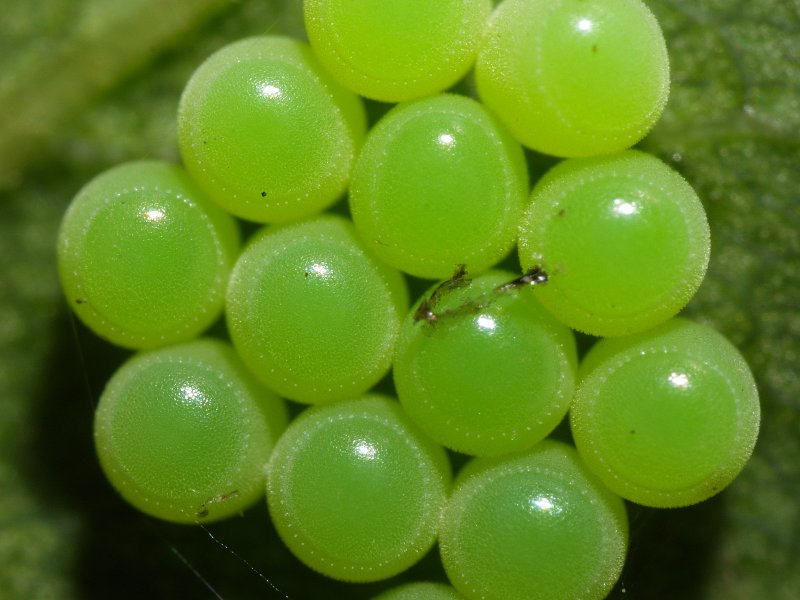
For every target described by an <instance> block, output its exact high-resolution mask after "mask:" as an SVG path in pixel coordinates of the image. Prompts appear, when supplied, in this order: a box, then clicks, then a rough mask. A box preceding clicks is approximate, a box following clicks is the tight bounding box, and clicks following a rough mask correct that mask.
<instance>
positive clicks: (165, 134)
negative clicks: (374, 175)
mask: <svg viewBox="0 0 800 600" xmlns="http://www.w3.org/2000/svg"><path fill="white" fill-rule="evenodd" d="M648 4H649V5H650V6H651V8H652V9H653V10H654V11H655V12H656V14H657V16H658V17H659V19H660V20H661V22H662V26H663V28H664V30H665V33H666V35H667V39H668V45H669V49H670V56H671V60H672V72H673V82H674V84H673V90H672V96H671V100H670V103H669V105H668V107H667V111H666V113H665V115H664V117H663V119H662V121H661V122H660V123H659V125H658V126H657V127H656V129H655V130H654V131H653V132H652V134H651V135H650V136H649V137H648V138H647V139H646V140H645V141H644V143H643V144H642V146H643V147H644V148H645V149H647V150H649V151H651V152H654V153H656V154H658V155H659V156H661V157H662V158H663V159H665V160H667V161H668V162H670V163H671V164H672V165H673V166H674V167H675V168H676V169H678V170H679V171H680V172H682V173H683V174H684V175H685V176H686V177H687V178H688V179H689V180H690V182H691V183H692V184H693V185H694V186H695V187H696V188H697V190H698V192H699V193H700V195H701V197H702V198H703V200H704V202H705V205H706V209H707V211H708V214H709V219H710V222H711V230H712V243H713V248H712V260H711V266H710V270H709V274H708V277H707V279H706V282H705V283H704V284H703V286H702V288H701V289H700V292H699V293H698V295H697V297H696V298H695V300H693V301H692V303H691V304H690V306H689V308H688V309H687V314H689V315H690V316H692V317H693V318H696V319H698V320H701V321H704V322H707V323H710V324H713V325H714V326H715V327H717V328H718V329H720V330H721V331H722V332H724V333H725V334H726V335H727V336H729V337H730V338H731V339H732V340H733V341H734V343H735V344H736V345H737V346H738V347H739V348H740V349H741V350H742V352H743V353H744V354H745V356H746V357H747V359H748V361H749V362H750V364H751V366H752V368H753V370H754V372H755V374H756V378H757V381H758V385H759V389H760V392H761V396H762V402H763V423H762V433H761V437H760V440H759V443H758V446H757V448H756V452H755V455H754V457H753V459H752V461H751V462H750V464H749V465H748V466H747V468H746V469H745V471H744V472H743V473H742V475H741V477H740V478H739V479H738V480H737V481H736V483H735V484H734V485H733V486H731V488H729V489H728V490H727V491H725V492H724V493H722V494H721V495H720V496H718V497H716V498H714V499H712V500H710V501H708V502H705V503H702V504H700V505H698V506H695V507H692V508H687V509H680V510H671V511H656V510H649V509H641V508H636V507H632V508H631V520H632V541H631V544H632V545H631V552H630V557H629V560H628V564H627V566H626V568H625V571H624V573H623V576H622V579H621V581H620V583H619V585H618V586H617V587H616V588H615V590H614V592H613V593H612V597H614V598H637V599H641V598H652V599H673V598H682V599H689V600H691V599H697V600H717V599H719V600H722V599H725V600H739V599H741V600H745V599H747V600H751V599H753V598H771V599H772V600H783V599H786V600H789V599H793V598H796V597H797V590H800V569H798V568H797V560H798V557H799V556H800V502H799V501H798V499H800V2H798V0H649V2H648ZM300 5H301V3H300V1H299V0H273V1H269V0H241V1H240V2H236V3H231V2H228V1H227V0H198V1H194V2H166V3H165V2H156V1H154V0H130V1H129V2H125V3H109V2H105V1H104V0H81V1H72V0H37V1H29V0H7V1H6V2H4V4H3V9H2V12H3V16H2V19H0V72H2V73H3V77H2V78H0V590H2V595H3V597H4V598H9V599H11V600H16V599H18V598H19V599H23V598H25V599H27V598H63V599H69V598H108V597H114V598H142V597H147V598H159V597H164V598H166V597H188V598H194V597H197V598H213V597H215V596H214V594H217V595H218V596H220V597H224V598H229V597H255V596H258V597H266V598H269V597H275V598H280V597H283V596H286V595H288V596H290V597H292V598H303V597H337V596H341V597H350V598H359V597H363V598H367V597H369V596H371V595H373V594H375V593H377V592H378V591H380V590H382V589H385V588H386V587H387V586H389V585H392V584H395V583H397V582H398V581H400V580H403V579H406V580H407V579H421V578H427V579H441V578H442V577H443V575H442V573H441V567H440V566H439V565H438V557H437V556H436V555H435V554H432V555H430V556H429V557H427V558H426V559H424V560H423V561H422V563H421V564H420V565H418V566H416V567H414V568H413V569H412V570H411V572H410V573H408V574H406V575H404V576H402V577H401V578H396V579H395V580H393V581H391V582H388V583H382V584H374V585H369V586H359V587H357V588H351V587H350V586H346V585H345V584H337V583H335V582H330V581H328V580H325V579H323V578H321V577H319V576H315V575H314V574H311V573H309V572H308V571H307V570H306V569H304V568H303V567H302V566H301V565H299V563H297V561H296V560H295V559H293V558H292V557H291V556H289V555H288V554H287V552H286V551H285V550H284V549H283V547H282V545H281V544H280V542H279V541H278V540H277V539H276V535H275V532H274V530H273V529H272V527H271V526H270V525H269V523H268V520H267V516H266V510H265V509H264V507H263V506H260V505H259V506H257V507H255V508H254V509H253V510H250V511H248V512H247V513H246V514H245V515H243V516H242V517H241V518H237V519H233V520H232V521H230V522H227V523H221V524H218V525H214V526H213V527H210V528H208V529H200V528H187V527H179V526H170V525H166V524H162V523H159V522H155V521H153V520H150V519H148V518H146V517H143V516H139V515H137V514H136V513H135V512H134V511H133V510H132V509H129V508H128V507H127V506H125V505H124V504H123V503H122V501H121V500H120V499H119V498H118V497H117V496H116V494H115V493H114V492H113V491H112V490H111V489H110V488H109V486H108V484H107V483H106V482H105V481H104V479H103V477H102V475H101V473H100V471H99V468H98V466H97V461H96V459H95V457H94V451H93V448H92V439H91V419H92V413H93V410H94V404H95V403H96V401H97V397H98V395H99V392H100V390H101V389H102V386H103V383H104V381H105V380H106V379H107V377H108V376H109V374H110V372H111V371H112V370H113V368H115V367H116V365H118V364H119V362H120V361H121V360H122V359H123V358H124V356H125V355H124V353H123V352H121V351H115V350H111V349H110V348H109V346H108V345H106V344H104V343H103V342H101V341H99V340H96V339H95V338H94V337H93V336H92V335H91V334H89V333H88V332H87V331H86V330H85V329H84V328H83V327H82V326H80V325H79V324H76V323H75V322H74V320H73V319H71V318H70V316H69V313H68V311H67V307H66V306H65V303H64V301H63V299H62V297H61V293H60V291H59V289H58V284H57V281H56V272H55V262H54V240H55V236H56V231H57V228H58V223H59V220H60V217H61V214H62V213H63V211H64V209H65V208H66V205H67V203H68V202H69V200H70V198H71V197H72V196H73V195H74V194H75V192H76V191H77V190H78V188H79V187H80V185H81V184H82V183H84V182H85V181H87V180H88V179H89V178H90V177H92V176H93V175H94V174H96V173H98V172H99V171H101V170H103V169H105V168H107V167H109V166H111V165H112V164H115V163H118V162H121V161H123V160H128V159H134V158H142V157H160V158H166V159H176V158H177V150H176V143H175V121H174V115H175V109H176V107H177V101H178V96H179V94H180V91H181V89H182V87H183V85H184V83H185V81H186V80H187V79H188V76H189V74H190V73H191V71H192V69H193V68H194V67H195V66H197V65H198V64H199V63H200V62H201V61H202V59H203V58H204V57H206V56H207V55H209V54H210V53H211V52H213V51H214V50H216V49H217V48H219V47H220V46H222V45H223V44H225V43H227V42H229V41H232V40H234V39H237V38H239V37H243V36H245V35H250V34H254V33H262V32H266V31H272V32H276V33H288V34H292V35H298V36H302V15H301V6H300ZM375 112H380V109H379V108H376V109H375ZM267 580H268V581H267ZM273 585H274V586H276V587H277V588H278V589H280V593H279V592H277V591H276V590H275V589H274V588H273Z"/></svg>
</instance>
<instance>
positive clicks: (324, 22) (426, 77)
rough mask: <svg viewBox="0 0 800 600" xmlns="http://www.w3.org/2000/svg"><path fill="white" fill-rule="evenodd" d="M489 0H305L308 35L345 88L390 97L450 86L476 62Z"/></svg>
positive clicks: (403, 97) (400, 97)
mask: <svg viewBox="0 0 800 600" xmlns="http://www.w3.org/2000/svg"><path fill="white" fill-rule="evenodd" d="M491 6H492V5H491V1H490V0H436V1H435V2H431V1H430V0H401V1H392V2H375V1H374V0H305V2H304V3H303V9H304V12H305V24H306V33H307V35H308V39H309V41H310V42H311V46H312V47H313V48H314V52H315V53H316V55H317V56H318V57H319V60H320V62H321V63H322V64H323V66H324V67H325V69H326V70H327V71H328V72H329V73H331V75H333V76H334V77H335V78H336V79H337V80H338V81H339V82H340V83H341V84H342V85H343V86H345V87H346V88H348V89H350V90H353V91H354V92H356V93H358V94H361V95H362V96H366V97H367V98H373V99H375V100H382V101H384V102H400V101H402V100H410V99H412V98H420V97H422V96H428V95H430V94H434V93H436V92H441V91H442V90H444V89H446V88H448V87H450V86H451V85H453V84H454V83H456V81H458V80H459V79H460V78H461V77H463V76H464V75H465V74H466V73H467V71H468V70H469V69H470V67H471V66H472V64H473V62H474V61H475V54H476V52H477V49H478V43H479V42H480V38H481V35H482V34H483V31H484V29H485V27H486V21H487V19H488V17H489V13H490V11H491Z"/></svg>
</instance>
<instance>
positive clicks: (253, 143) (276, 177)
mask: <svg viewBox="0 0 800 600" xmlns="http://www.w3.org/2000/svg"><path fill="white" fill-rule="evenodd" d="M365 127H366V117H365V114H364V107H363V105H362V104H361V100H360V99H359V98H357V97H356V96H355V95H354V94H352V93H350V92H348V91H346V90H345V89H343V88H342V87H341V86H340V85H339V84H337V83H336V82H335V81H333V79H331V77H330V76H329V75H328V74H327V73H325V71H323V70H322V68H321V67H320V66H319V64H318V63H317V60H316V59H315V58H314V56H313V54H312V53H311V49H310V48H309V47H308V46H307V45H306V44H303V43H302V42H300V41H298V40H293V39H290V38H284V37H277V36H263V37H255V38H248V39H244V40H241V41H238V42H235V43H233V44H230V45H228V46H225V47H224V48H223V49H221V50H219V51H217V52H216V53H215V54H214V55H212V56H211V57H210V58H208V59H207V60H206V61H205V62H204V63H203V64H202V65H200V67H199V68H198V69H197V71H195V73H194V74H193V75H192V78H191V80H190V81H189V83H188V84H187V86H186V89H185V90H184V92H183V95H182V96H181V101H180V106H179V108H178V142H179V145H180V150H181V156H182V158H183V161H184V163H185V164H186V168H187V169H188V171H189V173H191V175H192V177H194V179H195V180H196V181H197V182H198V183H199V184H200V186H201V187H202V188H203V189H205V190H206V191H207V192H208V194H209V195H210V196H211V198H212V199H213V200H214V201H215V202H217V203H218V204H219V205H220V206H222V207H223V208H225V210H227V211H228V212H230V213H232V214H234V215H236V216H238V217H242V218H244V219H249V220H251V221H257V222H260V223H277V222H284V221H289V220H294V219H298V218H300V217H304V216H308V215H311V214H313V213H317V212H320V211H321V210H322V209H324V208H326V207H327V206H329V205H330V204H332V203H333V202H334V201H335V200H336V199H337V198H339V197H340V196H341V195H342V194H343V193H344V191H345V189H346V188H347V183H348V181H349V178H350V170H351V169H352V166H353V162H354V160H355V157H356V153H357V152H358V149H359V147H360V145H361V141H362V139H363V137H364V132H365Z"/></svg>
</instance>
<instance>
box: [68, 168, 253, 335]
mask: <svg viewBox="0 0 800 600" xmlns="http://www.w3.org/2000/svg"><path fill="white" fill-rule="evenodd" d="M238 250H239V232H238V228H237V226H236V224H235V222H234V220H233V219H232V218H231V217H230V216H229V215H227V214H225V213H224V212H222V211H221V210H220V209H219V208H218V207H217V206H216V205H215V204H213V203H212V202H210V201H209V200H208V198H207V197H206V195H205V194H204V193H203V192H201V191H200V190H199V189H198V188H197V186H196V185H195V184H194V183H193V182H192V181H191V180H190V179H189V177H188V176H187V175H186V173H185V172H184V171H183V170H182V169H180V168H179V167H177V166H176V165H171V164H168V163H164V162H157V161H143V162H132V163H127V164H124V165H120V166H117V167H114V168H113V169H110V170H108V171H106V172H104V173H101V174H100V175H98V176H97V177H96V178H95V179H93V180H92V181H91V182H89V183H88V184H87V185H86V186H85V187H84V188H83V189H82V190H81V191H80V192H78V195H77V196H76V197H75V199H74V200H73V201H72V204H71V205H70V207H69V209H68V210H67V213H66V214H65V215H64V219H63V221H62V223H61V230H60V232H59V237H58V268H59V276H60V278H61V285H62V287H63V288H64V293H65V295H66V297H67V301H68V302H69V305H70V307H71V308H72V310H74V311H75V314H77V315H78V317H79V318H80V319H81V320H82V321H83V322H84V323H85V324H86V325H88V326H89V328H91V329H92V330H93V331H94V332H95V333H97V334H98V335H99V336H101V337H104V338H106V339H107V340H109V341H111V342H113V343H115V344H118V345H120V346H125V347H128V348H153V347H157V346H164V345H167V344H170V343H175V342H180V341H186V340H189V339H191V338H193V337H194V336H196V335H197V334H199V333H201V332H202V331H203V330H205V329H206V328H207V327H208V326H209V325H211V323H213V322H214V321H215V320H216V319H217V318H218V317H219V315H220V313H221V312H222V304H223V298H224V293H225V286H226V285H227V283H228V275H229V274H230V270H231V267H232V266H233V262H234V260H235V258H236V253H237V252H238Z"/></svg>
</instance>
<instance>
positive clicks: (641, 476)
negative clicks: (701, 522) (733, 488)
mask: <svg viewBox="0 0 800 600" xmlns="http://www.w3.org/2000/svg"><path fill="white" fill-rule="evenodd" d="M579 377H580V381H579V385H578V390H577V392H576V394H575V400H574V402H573V406H572V409H571V413H570V422H571V425H572V433H573V437H574V439H575V444H576V446H577V447H578V450H579V451H580V453H581V456H582V457H583V460H584V461H585V463H586V465H587V466H588V467H589V468H590V469H591V470H592V471H593V472H594V473H595V474H596V475H597V476H598V477H599V478H600V479H602V480H603V481H604V482H605V484H606V485H607V486H608V487H609V488H611V489H612V490H614V491H615V492H616V493H617V494H619V495H620V496H622V497H623V498H626V499H627V500H631V501H633V502H637V503H639V504H644V505H647V506H655V507H661V508H669V507H676V506H686V505H689V504H694V503H696V502H700V501H702V500H705V499H706V498H709V497H711V496H713V495H715V494H717V493H718V492H720V491H721V490H722V489H724V488H725V487H726V486H728V485H729V484H730V483H731V482H732V481H733V480H734V479H735V478H736V476H737V475H738V474H739V472H740V471H741V470H742V468H744V465H745V464H746V463H747V460H748V459H749V458H750V454H751V453H752V451H753V447H754V445H755V442H756V437H757V436H758V428H759V415H760V408H759V401H758V392H757V390H756V386H755V382H754V381H753V375H752V374H751V373H750V369H749V368H748V366H747V364H746V363H745V361H744V359H743V358H742V356H741V354H739V352H738V351H737V350H736V348H734V346H733V345H732V344H731V343H730V342H729V341H728V340H726V339H725V337H724V336H722V335H721V334H720V333H718V332H717V331H715V330H713V329H711V328H709V327H706V326H704V325H700V324H698V323H693V322H691V321H688V320H686V319H681V318H676V319H672V320H671V321H668V322H667V323H664V324H663V325H661V326H660V327H657V328H655V329H653V330H650V331H647V332H644V333H640V334H638V335H635V336H631V337H627V338H618V339H616V338H615V339H607V340H603V341H601V342H598V343H597V344H596V345H595V346H594V348H592V350H591V351H590V352H589V354H588V355H587V356H586V359H585V360H584V362H583V364H582V365H581V367H580V373H579Z"/></svg>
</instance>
